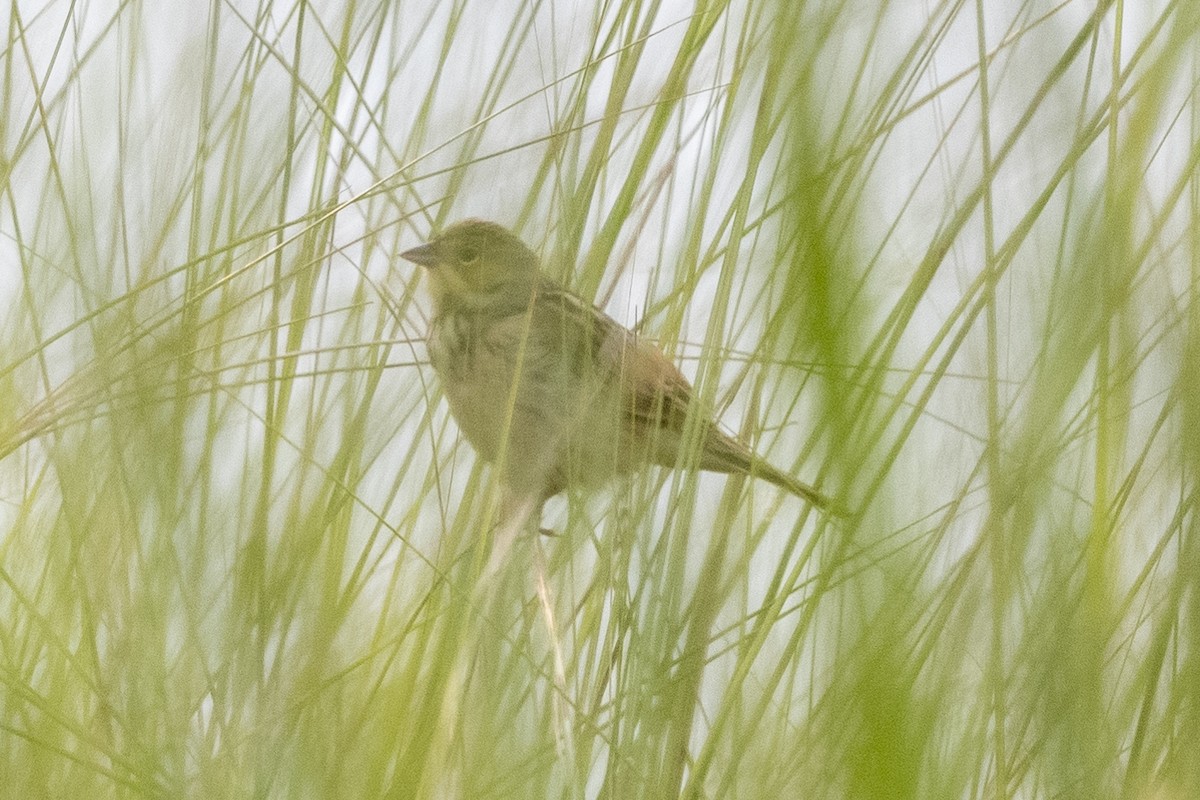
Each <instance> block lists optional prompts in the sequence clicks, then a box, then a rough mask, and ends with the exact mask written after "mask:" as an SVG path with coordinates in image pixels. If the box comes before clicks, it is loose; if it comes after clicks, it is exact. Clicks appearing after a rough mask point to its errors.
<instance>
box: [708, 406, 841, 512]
mask: <svg viewBox="0 0 1200 800" xmlns="http://www.w3.org/2000/svg"><path fill="white" fill-rule="evenodd" d="M699 466H700V469H702V470H706V471H708V472H724V473H726V474H746V475H750V476H752V477H755V478H762V479H763V480H765V481H769V482H771V483H773V484H775V485H776V486H778V487H779V488H781V489H786V490H787V491H789V492H791V493H792V494H794V495H796V496H797V497H799V498H802V499H804V500H807V501H808V502H809V503H812V504H813V505H814V506H816V507H817V508H819V509H821V510H822V511H828V512H830V513H834V514H837V515H839V516H847V512H846V511H845V509H843V508H842V507H841V506H840V505H839V504H838V503H837V502H836V501H834V500H833V499H832V498H830V497H828V496H826V495H824V494H822V493H821V492H819V491H817V489H816V488H815V487H813V486H809V485H808V484H807V483H804V482H803V481H801V480H798V479H796V478H794V477H792V476H791V475H788V474H787V473H786V472H783V471H782V470H779V469H776V468H775V467H773V466H771V465H770V464H769V463H767V462H766V461H765V460H763V459H761V458H759V457H758V456H756V455H755V454H754V453H753V452H752V451H751V450H750V448H748V447H746V445H744V444H742V443H741V442H739V441H738V440H736V439H734V438H732V437H730V436H727V435H726V434H724V433H722V432H721V431H720V430H719V429H717V428H716V427H715V426H714V427H713V428H711V429H710V430H709V431H708V436H707V440H706V441H705V443H704V448H703V450H702V451H701V458H700V464H699Z"/></svg>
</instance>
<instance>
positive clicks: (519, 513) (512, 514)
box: [484, 489, 542, 577]
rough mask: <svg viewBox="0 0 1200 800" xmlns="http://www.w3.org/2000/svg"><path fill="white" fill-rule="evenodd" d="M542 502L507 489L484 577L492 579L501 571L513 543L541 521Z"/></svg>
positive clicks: (503, 497) (534, 496)
mask: <svg viewBox="0 0 1200 800" xmlns="http://www.w3.org/2000/svg"><path fill="white" fill-rule="evenodd" d="M541 516H542V501H540V500H539V498H538V496H537V495H535V494H529V493H520V494H518V493H516V492H513V491H511V490H508V489H506V490H505V491H504V494H503V496H502V498H501V501H500V521H499V523H498V524H497V525H496V527H495V528H494V532H493V534H492V553H491V555H490V556H489V558H488V564H487V568H486V569H485V570H484V575H485V576H488V577H491V576H494V575H495V574H496V573H497V572H499V571H500V567H501V566H502V565H503V564H504V562H505V561H507V560H508V554H509V552H511V551H512V546H513V543H514V542H516V540H517V536H519V535H520V534H521V531H522V530H524V529H525V528H526V526H528V525H530V524H532V525H534V526H536V525H537V523H538V522H539V521H540V520H541Z"/></svg>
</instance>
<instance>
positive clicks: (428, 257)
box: [400, 244, 438, 267]
mask: <svg viewBox="0 0 1200 800" xmlns="http://www.w3.org/2000/svg"><path fill="white" fill-rule="evenodd" d="M400 257H401V258H403V259H404V260H405V261H411V262H413V263H414V264H420V265H421V266H422V267H433V266H434V265H436V264H437V263H438V257H437V249H436V248H435V247H434V246H433V245H432V244H423V245H421V246H420V247H414V248H413V249H412V250H405V251H404V252H403V253H401V254H400Z"/></svg>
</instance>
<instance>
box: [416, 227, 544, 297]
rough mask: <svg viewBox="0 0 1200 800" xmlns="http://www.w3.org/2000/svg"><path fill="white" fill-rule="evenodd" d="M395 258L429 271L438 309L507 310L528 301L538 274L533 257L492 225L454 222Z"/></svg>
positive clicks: (523, 247) (512, 237)
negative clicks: (431, 237)
mask: <svg viewBox="0 0 1200 800" xmlns="http://www.w3.org/2000/svg"><path fill="white" fill-rule="evenodd" d="M400 257H401V258H403V259H406V260H408V261H411V262H413V263H414V264H420V265H421V266H423V267H426V268H427V269H428V270H429V276H430V282H431V288H432V290H433V296H434V301H435V302H436V303H437V305H438V306H439V307H440V308H446V307H460V308H476V309H478V308H507V307H511V306H513V305H518V306H519V305H524V304H526V303H528V302H529V299H530V297H531V295H532V292H533V290H534V288H535V287H536V286H537V283H538V280H539V278H540V275H541V272H540V270H539V267H538V258H537V256H536V255H535V254H534V252H533V251H532V250H530V249H529V248H528V247H526V246H525V243H524V242H522V241H521V240H520V239H519V238H517V236H516V235H514V234H513V233H512V232H511V231H509V230H508V229H507V228H505V227H503V226H501V225H497V224H496V223H494V222H485V221H484V220H478V219H467V220H463V221H462V222H456V223H454V224H453V225H451V226H450V227H448V228H446V230H444V231H442V233H440V234H438V235H437V236H435V237H434V238H433V239H432V240H430V241H429V242H428V243H426V244H423V245H421V246H420V247H414V248H413V249H412V250H408V251H406V252H404V253H401V254H400Z"/></svg>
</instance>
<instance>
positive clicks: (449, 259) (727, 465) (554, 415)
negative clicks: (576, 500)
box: [401, 218, 837, 513]
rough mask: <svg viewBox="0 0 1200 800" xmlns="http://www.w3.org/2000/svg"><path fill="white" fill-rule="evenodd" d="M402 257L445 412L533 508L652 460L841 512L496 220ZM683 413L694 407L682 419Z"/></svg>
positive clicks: (460, 227)
mask: <svg viewBox="0 0 1200 800" xmlns="http://www.w3.org/2000/svg"><path fill="white" fill-rule="evenodd" d="M401 258H403V259H405V260H407V261H410V262H413V263H415V264H418V265H420V266H421V267H423V268H425V271H426V272H427V274H428V277H429V286H430V293H431V296H432V301H433V304H432V316H431V319H430V325H429V331H428V334H427V338H426V344H427V347H428V351H429V359H430V362H431V364H432V366H433V369H434V371H435V372H436V374H437V375H438V377H439V379H440V382H441V386H442V393H443V395H444V396H445V398H446V401H447V402H448V404H449V407H450V412H451V415H452V416H453V418H454V420H455V421H456V422H457V424H458V427H459V429H460V430H461V431H462V433H463V434H464V435H465V437H466V439H467V440H468V441H469V442H470V443H471V445H472V446H473V448H474V449H475V451H476V453H477V454H478V455H479V457H480V458H482V459H483V460H484V461H486V462H489V463H491V464H492V465H493V467H494V468H495V469H498V470H499V477H500V480H501V483H502V485H503V486H504V487H505V488H506V489H507V490H508V491H511V492H513V493H515V494H516V495H517V496H522V497H527V498H531V499H532V501H533V505H534V506H536V507H537V508H540V507H541V505H542V504H544V502H545V501H546V500H547V499H549V498H550V497H553V496H554V495H557V494H559V493H561V492H563V491H566V490H568V489H574V488H584V489H593V488H597V487H600V486H603V485H604V484H605V483H606V482H608V481H609V480H611V479H612V478H614V477H615V476H619V475H624V474H627V473H630V472H633V471H635V470H638V469H640V468H642V467H644V466H647V465H661V466H665V467H670V468H675V467H680V466H690V467H694V468H698V469H700V470H703V471H709V472H717V473H726V474H735V475H749V476H752V477H755V478H761V479H763V480H766V481H768V482H770V483H772V484H774V485H776V486H778V487H780V488H782V489H784V490H786V491H788V492H790V493H792V494H794V495H796V496H798V497H800V498H802V499H803V500H805V501H807V502H808V503H810V504H812V505H813V506H815V507H817V508H819V509H822V510H826V511H832V512H835V513H837V507H836V505H835V503H834V502H833V501H832V500H831V499H830V498H829V497H827V496H825V495H823V494H822V493H820V492H819V491H818V490H817V489H816V488H814V487H813V486H810V485H809V484H807V483H804V482H803V481H801V480H799V479H797V478H795V477H793V476H792V475H789V474H788V473H786V472H784V471H783V470H780V469H778V468H777V467H775V466H773V465H772V464H770V463H769V462H768V461H766V460H765V459H764V458H762V457H761V456H759V455H758V454H756V453H755V452H754V451H753V450H752V449H751V448H750V446H749V445H747V444H746V443H745V442H743V441H742V440H740V439H738V438H736V437H734V436H732V435H730V434H728V433H726V432H724V431H723V430H722V429H721V427H720V426H719V425H718V423H717V421H716V420H715V418H714V417H713V416H712V414H710V413H708V412H707V411H705V410H702V409H700V408H699V406H698V405H697V401H696V400H695V398H694V391H693V388H692V385H691V384H690V383H689V382H688V380H687V378H685V377H684V375H683V373H682V372H680V370H679V368H678V367H676V366H675V364H674V363H673V362H672V361H671V360H670V359H669V358H668V357H667V356H666V355H665V354H663V352H662V351H661V350H659V349H658V348H657V347H656V346H654V345H653V344H651V343H649V342H647V341H646V340H645V339H644V338H642V337H640V336H638V335H637V334H636V333H634V332H633V331H631V330H629V329H628V328H626V327H625V326H623V325H622V324H620V323H619V322H617V321H616V320H614V319H613V318H612V317H610V316H609V315H607V314H605V313H604V312H603V311H601V310H600V309H599V308H597V307H596V306H595V305H593V304H592V303H590V302H588V301H587V300H585V299H583V298H582V297H580V296H579V295H577V294H574V293H573V292H571V291H569V290H568V289H567V288H565V287H564V286H562V285H561V284H560V283H558V282H557V281H555V280H554V279H553V278H551V277H550V276H549V275H547V274H546V273H545V272H544V271H543V270H542V267H541V262H540V259H539V258H538V256H537V254H536V253H534V251H533V250H532V249H530V248H529V246H527V245H526V244H525V242H523V241H522V240H521V239H520V238H519V237H518V236H517V235H516V234H514V233H513V232H512V231H510V230H509V229H507V228H505V227H504V226H502V225H500V224H498V223H495V222H490V221H485V220H480V219H474V218H471V219H465V220H462V221H460V222H456V223H454V224H452V225H450V226H448V227H446V228H445V229H444V230H443V231H442V232H441V233H439V234H437V235H435V236H433V237H432V238H431V239H429V240H428V241H427V242H426V243H424V244H421V245H420V246H418V247H414V248H412V249H411V250H407V251H405V252H403V253H401ZM689 414H692V415H700V418H699V419H697V420H694V421H693V422H692V423H691V425H690V426H689V423H688V417H689ZM689 437H694V438H689Z"/></svg>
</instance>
